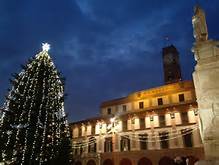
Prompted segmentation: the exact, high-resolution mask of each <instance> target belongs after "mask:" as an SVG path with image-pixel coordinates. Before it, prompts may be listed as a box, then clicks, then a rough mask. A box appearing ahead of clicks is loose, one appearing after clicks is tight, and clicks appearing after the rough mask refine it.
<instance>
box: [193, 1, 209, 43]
mask: <svg viewBox="0 0 219 165" xmlns="http://www.w3.org/2000/svg"><path fill="white" fill-rule="evenodd" d="M192 25H193V36H194V38H195V39H196V42H200V41H207V40H208V29H207V25H206V19H205V13H204V11H203V10H202V9H201V8H200V6H198V5H196V6H195V7H194V16H193V17H192Z"/></svg>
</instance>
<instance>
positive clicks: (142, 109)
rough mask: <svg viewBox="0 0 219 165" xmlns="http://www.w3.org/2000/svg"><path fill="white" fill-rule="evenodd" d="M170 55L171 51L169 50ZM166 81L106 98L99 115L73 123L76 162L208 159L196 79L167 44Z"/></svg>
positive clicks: (157, 163) (140, 164)
mask: <svg viewBox="0 0 219 165" xmlns="http://www.w3.org/2000/svg"><path fill="white" fill-rule="evenodd" d="M170 54H171V55H170ZM163 63H164V64H163V66H164V79H165V85H163V86H159V87H155V88H151V89H147V90H143V91H138V92H134V93H131V94H129V95H128V96H126V97H123V98H119V99H114V100H110V101H106V102H103V103H102V104H101V106H100V116H98V117H96V118H91V119H87V120H83V121H78V122H75V123H72V124H71V129H72V138H73V152H74V161H75V164H76V165H99V164H101V165H171V164H174V163H175V162H176V161H181V160H182V159H185V160H186V161H187V163H188V164H189V165H193V164H194V163H195V162H196V161H197V160H199V159H203V158H204V152H203V146H202V142H201V137H200V134H199V128H198V124H197V123H198V110H197V103H196V95H195V89H194V84H193V81H182V78H181V71H180V65H179V55H178V51H177V50H176V48H175V47H174V46H173V45H171V46H168V47H166V48H164V49H163Z"/></svg>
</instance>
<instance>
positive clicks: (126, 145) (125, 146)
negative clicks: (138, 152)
mask: <svg viewBox="0 0 219 165" xmlns="http://www.w3.org/2000/svg"><path fill="white" fill-rule="evenodd" d="M120 148H121V151H129V150H130V139H129V138H128V137H125V136H124V137H122V139H121V141H120Z"/></svg>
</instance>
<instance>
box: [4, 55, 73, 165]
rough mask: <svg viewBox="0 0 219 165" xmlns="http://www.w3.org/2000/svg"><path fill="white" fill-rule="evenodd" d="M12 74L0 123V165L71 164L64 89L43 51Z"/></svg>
mask: <svg viewBox="0 0 219 165" xmlns="http://www.w3.org/2000/svg"><path fill="white" fill-rule="evenodd" d="M22 68H23V70H22V71H21V73H20V74H14V75H13V76H14V80H11V83H12V89H11V90H10V91H9V95H8V96H7V97H6V101H5V104H4V107H3V111H2V116H1V120H0V162H2V161H3V162H6V164H34V165H35V164H63V165H64V164H71V158H72V155H71V153H72V152H71V137H70V132H69V126H68V123H67V119H66V114H65V112H64V94H63V93H64V85H63V82H62V81H61V79H60V77H59V75H60V74H59V73H58V71H57V69H56V68H55V66H54V64H53V62H52V60H51V58H50V56H49V54H48V53H47V51H42V52H40V53H39V54H37V55H36V57H34V58H33V59H31V60H30V61H29V62H28V63H27V65H26V66H22Z"/></svg>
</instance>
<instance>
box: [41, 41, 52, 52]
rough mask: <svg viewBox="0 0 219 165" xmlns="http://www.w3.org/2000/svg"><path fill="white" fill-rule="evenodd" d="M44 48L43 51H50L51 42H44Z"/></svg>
mask: <svg viewBox="0 0 219 165" xmlns="http://www.w3.org/2000/svg"><path fill="white" fill-rule="evenodd" d="M42 49H43V51H46V52H48V51H49V49H50V44H48V43H42Z"/></svg>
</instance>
